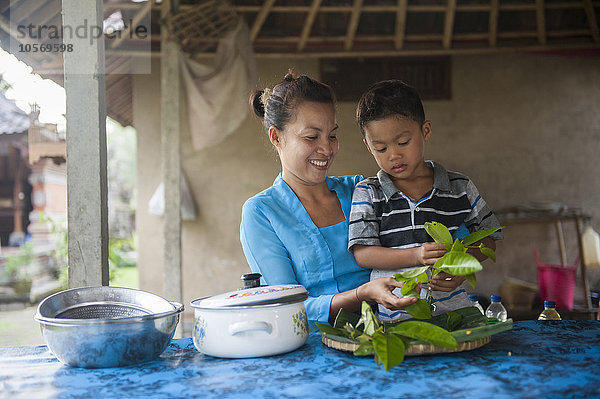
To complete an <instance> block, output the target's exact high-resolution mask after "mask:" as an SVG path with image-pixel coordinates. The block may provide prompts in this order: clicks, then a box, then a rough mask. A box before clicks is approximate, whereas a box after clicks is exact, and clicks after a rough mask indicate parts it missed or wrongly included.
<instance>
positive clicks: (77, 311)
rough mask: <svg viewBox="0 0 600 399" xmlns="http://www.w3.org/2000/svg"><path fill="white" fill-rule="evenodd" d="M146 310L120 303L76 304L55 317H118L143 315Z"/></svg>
mask: <svg viewBox="0 0 600 399" xmlns="http://www.w3.org/2000/svg"><path fill="white" fill-rule="evenodd" d="M147 314H150V312H148V311H147V310H144V309H140V308H137V307H133V306H126V305H120V304H108V303H99V304H92V305H83V306H77V307H74V308H71V309H68V310H65V311H64V312H61V313H59V314H57V315H56V318H57V319H119V318H123V317H136V316H145V315H147Z"/></svg>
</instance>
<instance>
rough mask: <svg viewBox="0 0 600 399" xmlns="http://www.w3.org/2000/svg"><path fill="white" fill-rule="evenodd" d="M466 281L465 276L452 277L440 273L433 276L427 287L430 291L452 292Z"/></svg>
mask: <svg viewBox="0 0 600 399" xmlns="http://www.w3.org/2000/svg"><path fill="white" fill-rule="evenodd" d="M466 279H467V278H466V277H465V276H453V275H451V274H448V273H446V272H441V273H438V274H436V275H435V276H433V277H432V278H431V280H429V283H428V284H427V285H428V288H429V290H430V291H443V292H452V291H454V290H455V289H456V288H458V286H459V285H461V284H462V283H463V281H465V280H466Z"/></svg>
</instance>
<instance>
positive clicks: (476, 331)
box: [452, 311, 513, 342]
mask: <svg viewBox="0 0 600 399" xmlns="http://www.w3.org/2000/svg"><path fill="white" fill-rule="evenodd" d="M478 312H479V311H478ZM479 314H481V313H479ZM512 327H513V321H512V319H507V320H506V321H504V322H498V321H496V323H488V322H487V320H486V324H484V325H480V326H476V327H472V328H464V329H461V330H456V331H452V336H453V337H454V338H455V339H456V341H457V342H466V341H474V340H476V339H479V338H483V337H489V336H490V335H492V334H498V333H501V332H503V331H508V330H510V329H512Z"/></svg>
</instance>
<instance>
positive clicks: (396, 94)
mask: <svg viewBox="0 0 600 399" xmlns="http://www.w3.org/2000/svg"><path fill="white" fill-rule="evenodd" d="M391 115H398V116H402V117H404V118H407V119H410V120H413V121H415V122H417V123H418V124H419V126H422V125H423V123H425V111H424V110H423V103H422V102H421V97H420V96H419V93H418V92H417V90H416V89H415V88H414V87H412V86H409V85H407V84H406V83H404V82H403V81H401V80H397V79H393V80H384V81H381V82H379V83H375V84H374V85H372V86H371V87H369V88H368V89H367V91H366V92H365V93H364V94H363V95H362V96H361V97H360V100H358V106H357V107H356V121H357V122H358V126H360V130H361V131H362V133H363V134H365V126H366V125H367V124H368V123H369V122H372V121H376V120H380V119H383V118H386V117H388V116H391Z"/></svg>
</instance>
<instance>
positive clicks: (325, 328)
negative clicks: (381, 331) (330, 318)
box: [315, 322, 350, 337]
mask: <svg viewBox="0 0 600 399" xmlns="http://www.w3.org/2000/svg"><path fill="white" fill-rule="evenodd" d="M315 325H316V326H317V328H318V329H319V331H321V332H322V333H325V334H329V335H337V336H340V337H349V336H350V334H348V332H347V331H346V330H344V329H343V328H335V327H331V326H330V325H329V324H325V323H318V322H315Z"/></svg>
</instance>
